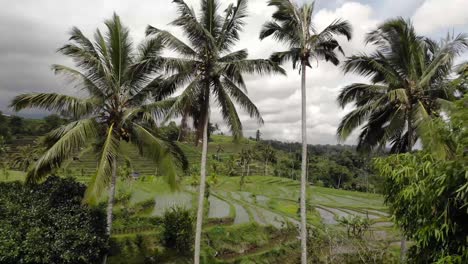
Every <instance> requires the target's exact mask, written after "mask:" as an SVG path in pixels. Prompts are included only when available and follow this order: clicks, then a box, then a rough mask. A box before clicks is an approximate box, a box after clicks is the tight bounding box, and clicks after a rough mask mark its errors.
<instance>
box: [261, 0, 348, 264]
mask: <svg viewBox="0 0 468 264" xmlns="http://www.w3.org/2000/svg"><path fill="white" fill-rule="evenodd" d="M268 5H269V6H274V7H276V11H275V12H274V13H273V21H270V22H267V23H265V25H264V26H263V29H262V31H261V32H260V39H264V38H267V37H269V36H272V37H273V38H274V39H275V40H277V41H279V42H281V43H284V44H286V45H287V46H288V48H289V50H287V51H283V52H275V53H273V55H272V56H271V58H272V59H273V60H275V61H277V62H279V63H283V62H286V61H292V63H293V68H296V67H297V66H299V65H300V72H301V73H302V82H301V96H302V165H301V202H300V207H301V249H302V254H301V263H303V264H305V263H306V262H307V223H306V219H307V218H306V208H305V207H306V184H307V179H306V169H307V168H306V166H307V124H306V120H307V118H306V69H307V67H310V68H312V65H311V63H310V61H311V60H313V59H316V60H319V59H325V60H326V61H331V62H332V63H333V64H335V65H337V64H338V63H339V59H338V54H337V51H340V52H343V50H342V49H341V46H340V44H339V43H338V41H337V40H336V39H335V37H336V36H339V35H343V36H345V37H346V38H347V39H348V40H349V39H351V25H350V24H349V23H348V22H346V21H342V20H335V21H334V22H333V23H331V24H330V25H329V26H327V27H326V28H325V29H324V30H322V31H321V32H317V31H316V29H315V27H314V25H313V23H312V14H313V11H314V3H313V2H312V3H310V4H304V5H302V6H297V5H296V4H295V3H293V1H292V0H270V1H269V2H268Z"/></svg>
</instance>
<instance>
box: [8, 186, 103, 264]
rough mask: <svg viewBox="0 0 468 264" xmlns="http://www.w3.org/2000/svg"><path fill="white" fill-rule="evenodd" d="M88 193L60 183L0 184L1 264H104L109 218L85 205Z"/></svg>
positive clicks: (77, 187) (80, 187)
mask: <svg viewBox="0 0 468 264" xmlns="http://www.w3.org/2000/svg"><path fill="white" fill-rule="evenodd" d="M85 189H86V187H85V186H84V185H83V184H80V183H77V182H75V181H74V180H72V179H62V178H59V177H49V178H48V179H47V180H46V181H45V182H44V183H42V184H38V185H34V186H24V185H23V184H21V183H19V182H15V183H0V238H1V239H0V263H74V264H75V263H77V264H79V263H101V262H102V257H103V254H104V253H105V252H106V250H107V243H108V241H107V235H106V229H105V228H106V224H105V215H104V213H103V210H102V209H97V208H89V207H87V206H83V205H82V204H81V200H82V198H83V194H84V191H85Z"/></svg>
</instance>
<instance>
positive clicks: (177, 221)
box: [162, 207, 194, 255]
mask: <svg viewBox="0 0 468 264" xmlns="http://www.w3.org/2000/svg"><path fill="white" fill-rule="evenodd" d="M193 223H194V217H193V216H192V212H190V211H189V210H186V209H184V208H182V207H174V208H171V209H170V210H168V211H166V212H165V213H164V216H163V220H162V224H163V227H164V231H163V233H162V241H163V244H164V246H165V247H166V248H170V249H173V250H175V251H177V252H178V253H179V254H182V255H186V254H190V253H191V251H192V242H193V241H192V240H193V227H194V226H193Z"/></svg>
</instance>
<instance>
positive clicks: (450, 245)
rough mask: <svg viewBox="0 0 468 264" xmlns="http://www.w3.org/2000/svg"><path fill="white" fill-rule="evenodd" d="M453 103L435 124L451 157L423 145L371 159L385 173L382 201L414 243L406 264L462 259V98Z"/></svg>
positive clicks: (465, 136) (466, 193) (466, 192)
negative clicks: (446, 115)
mask: <svg viewBox="0 0 468 264" xmlns="http://www.w3.org/2000/svg"><path fill="white" fill-rule="evenodd" d="M455 106H456V107H455V109H454V110H452V111H451V112H450V119H449V122H445V121H443V120H442V119H437V120H436V122H435V124H436V126H435V129H436V131H437V134H438V135H439V139H438V140H437V141H440V140H442V141H446V142H451V143H448V144H451V145H453V146H454V148H455V152H454V155H453V156H450V157H447V156H444V155H440V151H439V149H438V148H432V146H429V147H428V148H425V150H423V151H419V152H416V153H412V154H410V153H406V154H399V155H392V156H389V157H386V158H380V159H376V161H375V165H376V168H377V169H378V172H379V173H381V174H382V175H384V176H385V177H386V181H385V190H386V192H385V200H386V202H387V203H388V204H389V206H390V210H391V212H392V213H393V215H394V217H395V219H396V221H397V223H398V224H399V226H400V227H401V228H402V229H403V232H404V233H405V235H406V236H407V237H408V238H410V239H412V240H413V241H415V245H413V246H412V247H411V248H410V251H409V262H410V263H436V262H437V263H466V262H467V261H468V246H467V244H466V238H467V237H468V224H467V219H468V212H467V210H466V205H467V204H468V184H467V174H466V172H467V171H468V163H467V158H466V155H467V152H466V146H467V145H468V126H467V124H468V122H467V121H468V118H467V116H468V110H467V109H468V108H467V106H468V96H467V95H465V97H464V98H463V99H462V100H459V101H458V102H457V103H456V104H455ZM433 135H434V134H431V136H433ZM422 136H423V137H424V136H426V135H422Z"/></svg>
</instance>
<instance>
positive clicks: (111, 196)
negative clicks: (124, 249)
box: [102, 158, 117, 264]
mask: <svg viewBox="0 0 468 264" xmlns="http://www.w3.org/2000/svg"><path fill="white" fill-rule="evenodd" d="M111 166H112V178H111V182H110V186H109V200H108V201H107V229H106V231H107V235H108V236H109V237H110V235H111V231H112V218H113V214H112V210H113V209H114V201H115V185H116V181H117V159H116V158H114V159H113V160H112V165H111ZM102 263H103V264H106V263H107V254H106V255H104V260H103V262H102Z"/></svg>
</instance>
